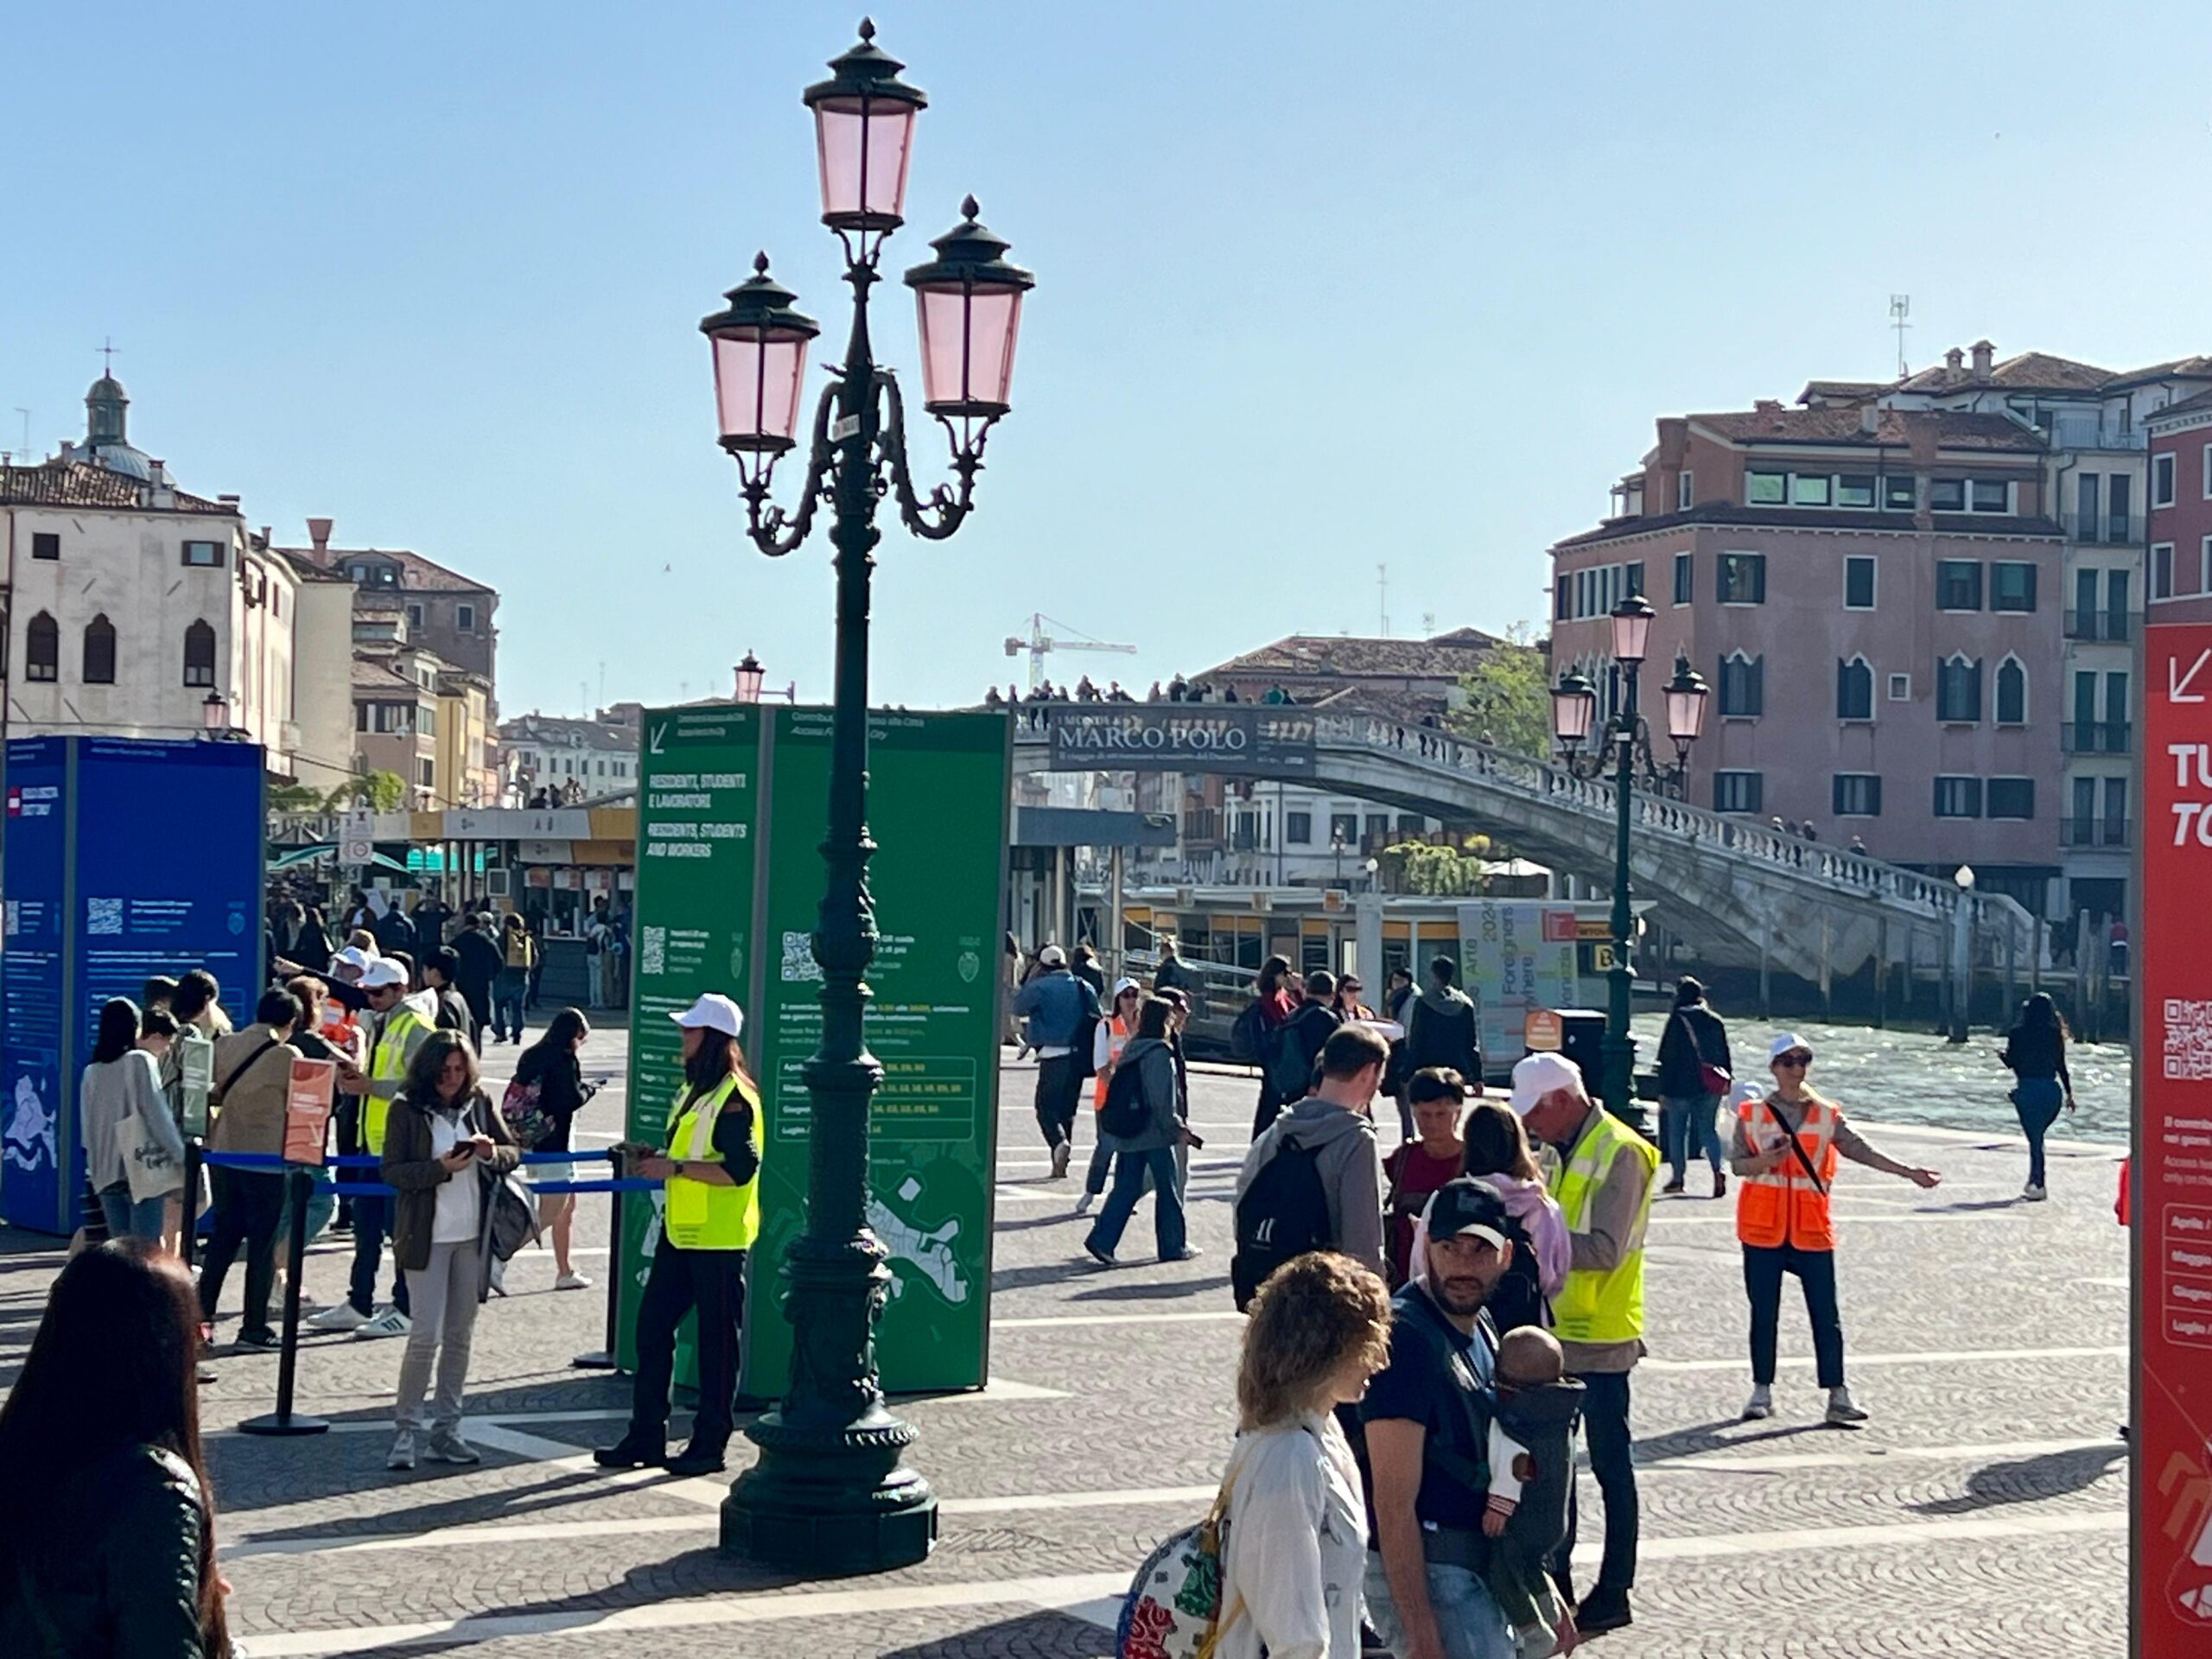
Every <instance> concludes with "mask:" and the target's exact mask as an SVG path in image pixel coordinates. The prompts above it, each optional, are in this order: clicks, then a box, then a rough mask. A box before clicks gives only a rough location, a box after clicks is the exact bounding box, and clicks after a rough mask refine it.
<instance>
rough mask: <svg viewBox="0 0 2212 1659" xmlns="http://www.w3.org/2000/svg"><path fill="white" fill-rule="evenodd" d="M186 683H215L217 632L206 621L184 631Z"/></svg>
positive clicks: (197, 622)
mask: <svg viewBox="0 0 2212 1659" xmlns="http://www.w3.org/2000/svg"><path fill="white" fill-rule="evenodd" d="M184 683H186V684H187V685H207V686H212V685H213V684H214V683H215V630H214V629H213V628H211V627H209V626H207V623H206V622H205V621H201V620H195V621H194V623H193V624H192V626H189V627H188V628H187V629H185V631H184Z"/></svg>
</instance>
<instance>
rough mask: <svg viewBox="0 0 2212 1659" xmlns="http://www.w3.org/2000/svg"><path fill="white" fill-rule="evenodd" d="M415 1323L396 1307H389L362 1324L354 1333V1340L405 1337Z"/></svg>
mask: <svg viewBox="0 0 2212 1659" xmlns="http://www.w3.org/2000/svg"><path fill="white" fill-rule="evenodd" d="M413 1323H414V1321H413V1320H411V1319H409V1318H408V1317H407V1316H406V1315H405V1314H404V1313H401V1312H400V1311H399V1310H398V1309H397V1308H396V1307H387V1308H385V1309H384V1310H383V1311H382V1312H380V1313H378V1315H377V1316H376V1317H375V1318H374V1319H368V1320H365V1321H364V1322H362V1323H361V1324H360V1325H359V1326H358V1327H357V1328H356V1329H355V1331H354V1332H353V1340H354V1341H356V1342H366V1341H368V1340H369V1339H370V1338H374V1337H404V1336H405V1335H406V1334H407V1332H408V1331H409V1329H410V1327H411V1326H412V1325H413Z"/></svg>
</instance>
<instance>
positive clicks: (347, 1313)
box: [308, 1302, 369, 1331]
mask: <svg viewBox="0 0 2212 1659" xmlns="http://www.w3.org/2000/svg"><path fill="white" fill-rule="evenodd" d="M368 1322H369V1316H368V1315H367V1314H365V1313H362V1312H361V1310H360V1309H359V1308H358V1307H356V1306H353V1303H351V1302H340V1303H339V1304H338V1306H335V1307H326V1308H324V1309H323V1310H322V1312H321V1313H318V1314H316V1315H315V1317H314V1318H313V1319H309V1320H308V1325H311V1326H313V1327H314V1328H315V1330H317V1331H358V1330H359V1329H360V1328H361V1327H362V1326H363V1325H366V1324H367V1323H368Z"/></svg>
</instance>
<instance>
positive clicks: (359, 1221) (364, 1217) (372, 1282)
mask: <svg viewBox="0 0 2212 1659" xmlns="http://www.w3.org/2000/svg"><path fill="white" fill-rule="evenodd" d="M349 1173H358V1174H359V1175H363V1176H366V1177H367V1178H368V1179H371V1180H374V1179H376V1172H375V1171H374V1170H362V1171H359V1172H349ZM390 1232H391V1198H389V1197H388V1196H386V1195H385V1194H382V1193H378V1194H377V1195H375V1196H374V1197H371V1196H369V1195H368V1194H365V1193H364V1194H363V1195H361V1196H360V1197H359V1198H355V1199H354V1200H353V1280H352V1282H351V1283H350V1284H349V1285H348V1287H347V1289H346V1300H347V1301H349V1302H351V1303H353V1309H354V1311H355V1312H356V1313H375V1312H376V1311H377V1269H378V1267H379V1266H380V1265H382V1263H383V1261H384V1241H385V1236H387V1235H388V1234H390ZM391 1305H392V1306H394V1307H396V1308H397V1309H398V1310H399V1311H400V1312H401V1313H406V1312H407V1278H406V1275H405V1274H403V1273H401V1272H400V1270H399V1267H398V1264H397V1263H396V1262H395V1263H394V1264H393V1266H392V1269H391Z"/></svg>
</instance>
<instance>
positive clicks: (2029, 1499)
mask: <svg viewBox="0 0 2212 1659" xmlns="http://www.w3.org/2000/svg"><path fill="white" fill-rule="evenodd" d="M2126 1458H2127V1448H2126V1446H2122V1445H2120V1443H2119V1442H2117V1441H2115V1442H2113V1444H2112V1445H2110V1446H2083V1447H2081V1448H2080V1449H2078V1450H2075V1451H2072V1452H2044V1454H2043V1455H2042V1456H2040V1457H2033V1458H2020V1459H2016V1460H2014V1461H2012V1462H2011V1463H1992V1464H1985V1465H1983V1466H1982V1467H1980V1468H1979V1469H1977V1470H1975V1471H1974V1473H1973V1474H1971V1475H1969V1476H1967V1489H1966V1491H1964V1492H1963V1493H1961V1495H1960V1496H1958V1497H1939V1498H1936V1499H1935V1500H1933V1501H1932V1502H1929V1503H1915V1504H1913V1505H1911V1506H1910V1507H1911V1509H1912V1510H1913V1511H1914V1512H1915V1513H1916V1514H1919V1515H1972V1514H1974V1512H1975V1511H1976V1510H1993V1509H1996V1508H1998V1507H1999V1506H2000V1505H2003V1504H2006V1503H2039V1502H2041V1501H2043V1500H2044V1499H2046V1498H2051V1497H2061V1496H2063V1495H2064V1494H2065V1493H2068V1492H2078V1491H2082V1490H2083V1489H2084V1488H2085V1487H2089V1486H2094V1485H2095V1484H2097V1482H2098V1481H2100V1480H2101V1479H2103V1478H2104V1477H2105V1475H2106V1474H2107V1472H2108V1471H2110V1470H2111V1468H2112V1466H2113V1465H2114V1464H2116V1463H2123V1462H2125V1461H2126Z"/></svg>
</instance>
